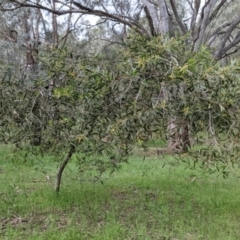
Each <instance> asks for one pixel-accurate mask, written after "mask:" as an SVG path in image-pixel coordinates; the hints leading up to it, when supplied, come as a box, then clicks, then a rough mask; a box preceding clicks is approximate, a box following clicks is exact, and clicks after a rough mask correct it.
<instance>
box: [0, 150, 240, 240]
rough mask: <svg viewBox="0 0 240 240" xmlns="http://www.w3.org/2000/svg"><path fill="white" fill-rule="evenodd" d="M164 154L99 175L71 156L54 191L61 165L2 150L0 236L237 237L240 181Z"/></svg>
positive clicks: (59, 239) (60, 239)
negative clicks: (82, 168)
mask: <svg viewBox="0 0 240 240" xmlns="http://www.w3.org/2000/svg"><path fill="white" fill-rule="evenodd" d="M165 157H166V158H163V155H161V154H160V155H157V154H147V155H145V156H144V157H143V156H141V154H138V155H135V156H133V157H131V159H130V161H129V164H126V165H124V166H123V167H122V168H121V169H120V170H119V171H117V172H115V173H113V174H112V175H110V174H109V173H106V174H104V175H103V177H102V179H101V181H92V180H93V179H94V176H93V175H92V173H91V172H85V173H84V175H83V174H79V172H78V168H77V165H76V164H75V163H74V162H72V163H71V164H70V165H69V166H68V167H67V169H66V171H65V173H64V176H63V185H62V188H61V191H60V194H59V195H56V194H55V192H54V181H55V173H56V168H57V163H55V162H51V161H50V160H49V159H48V158H44V159H40V158H37V157H35V158H34V157H32V159H30V160H29V161H26V162H25V163H23V162H22V160H21V159H18V158H16V157H14V155H12V154H11V153H10V151H9V150H8V149H6V148H4V149H3V148H2V150H1V159H0V164H1V165H0V196H1V198H0V231H1V233H0V234H1V236H2V237H1V239H3V240H7V239H13V240H18V239H19V240H20V239H36V240H41V239H46V240H49V239H57V240H63V239H66V240H69V239H74V240H75V239H99V240H100V239H101V240H102V239H104V240H108V239H109V240H110V239H129V240H130V239H138V240H140V239H144V240H145V239H160V240H166V239H171V240H180V239H186V240H190V239H193V240H195V239H204V240H206V239H209V240H212V239H222V240H226V239H239V238H240V230H239V220H240V201H239V195H240V189H239V179H237V178H235V177H234V176H229V178H228V179H223V177H222V176H221V175H218V174H212V175H209V174H207V173H204V172H202V171H201V169H189V168H187V169H186V167H189V165H186V164H184V163H181V164H180V165H176V164H175V162H174V159H173V157H172V156H167V155H166V156H165Z"/></svg>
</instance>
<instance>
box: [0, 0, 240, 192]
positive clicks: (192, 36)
mask: <svg viewBox="0 0 240 240" xmlns="http://www.w3.org/2000/svg"><path fill="white" fill-rule="evenodd" d="M107 3H109V2H108V1H104V2H103V1H102V2H98V3H96V5H94V6H90V5H83V4H81V3H79V2H74V1H72V2H70V3H68V2H67V3H62V4H63V5H62V6H61V5H58V4H61V3H59V2H58V4H56V5H55V6H54V7H52V6H50V5H49V7H48V5H46V4H43V5H41V1H39V2H37V3H36V4H33V3H32V2H31V3H28V1H25V2H24V3H20V2H14V4H13V2H10V3H8V5H6V6H3V7H5V10H6V11H7V10H9V11H10V10H13V9H14V8H16V7H20V8H22V7H30V8H33V9H44V10H47V11H49V12H51V13H52V14H54V16H56V15H62V14H70V15H74V14H82V15H86V14H90V15H96V16H99V17H101V18H102V20H111V21H112V22H113V25H110V26H112V27H113V30H114V31H115V32H116V35H117V34H119V33H121V34H120V35H119V36H120V38H121V39H122V40H123V41H122V42H124V44H125V48H118V49H117V50H118V54H117V55H115V56H117V59H115V61H113V60H114V59H110V60H109V58H106V55H103V56H101V57H99V56H93V57H90V55H88V57H87V58H86V55H84V54H82V53H81V49H78V48H77V47H76V46H77V45H76V46H75V45H73V46H72V48H70V50H69V48H63V47H62V48H60V47H59V46H60V45H59V46H54V44H53V45H50V46H49V45H48V46H45V47H46V48H45V49H43V50H44V51H39V54H38V71H37V74H35V75H33V74H31V76H30V77H31V81H26V74H23V73H24V71H20V72H19V73H20V74H16V72H15V71H14V70H13V68H12V65H11V64H5V65H4V64H3V65H2V66H1V68H2V69H1V106H3V108H2V109H1V111H2V112H1V113H2V115H3V116H4V117H3V118H2V119H1V141H2V142H6V143H8V142H12V143H18V146H19V147H20V148H27V149H28V150H32V151H33V152H36V153H39V152H40V153H44V152H50V153H52V154H55V155H57V156H62V162H61V165H60V168H59V171H58V175H57V184H56V191H59V187H60V182H61V175H62V172H63V170H64V168H65V166H66V164H67V163H68V161H69V160H70V159H71V157H72V156H73V154H74V153H76V152H80V153H81V154H82V156H81V159H80V160H79V161H80V164H87V165H90V166H94V167H96V168H97V169H98V170H99V172H100V173H101V172H103V171H104V170H106V169H108V168H112V169H114V168H116V167H118V166H119V164H120V163H121V162H123V161H126V159H127V155H128V154H129V152H130V150H131V147H132V146H133V145H134V144H136V143H137V144H139V145H141V144H142V142H144V141H146V139H147V137H148V136H149V135H151V133H152V132H156V133H161V130H162V127H163V126H164V127H165V128H166V127H167V126H166V125H168V126H169V124H166V123H167V122H169V121H170V123H171V124H172V125H170V127H171V128H170V130H172V129H174V128H175V129H176V126H177V127H178V126H179V125H180V126H181V127H182V132H179V131H175V130H174V131H173V133H172V136H170V137H172V141H173V143H172V144H174V147H176V148H180V150H182V149H183V150H185V148H186V147H187V146H188V145H189V136H188V126H191V130H192V131H193V133H194V134H197V133H198V132H201V131H203V130H204V129H207V132H208V135H207V137H208V138H209V139H207V140H208V143H210V142H211V144H213V145H214V146H215V147H216V146H217V150H218V151H220V153H219V152H217V154H220V155H221V154H222V155H223V156H227V153H229V149H230V148H231V146H232V145H231V144H234V141H235V139H236V138H235V137H236V136H237V137H238V135H239V133H238V132H237V133H236V130H235V129H237V128H238V126H239V122H238V121H237V117H238V115H239V114H238V111H237V109H236V106H237V105H238V99H239V98H238V86H239V84H238V80H237V79H238V72H237V64H232V65H230V66H227V67H226V68H223V69H222V70H221V67H220V65H219V64H218V63H216V60H218V59H221V58H223V57H224V56H225V55H227V54H229V52H228V50H229V48H228V50H227V48H225V47H226V46H227V45H226V44H230V43H228V42H225V45H224V48H225V50H227V51H226V52H225V53H224V51H225V50H224V48H222V51H221V57H220V58H218V57H216V58H215V59H212V57H211V56H210V54H209V50H210V51H211V54H212V55H213V56H217V51H218V50H219V49H218V48H216V47H217V46H218V45H217V44H214V43H213V42H211V44H208V40H212V39H218V38H217V35H218V34H219V33H220V32H219V31H220V30H219V31H217V32H216V34H215V35H212V36H214V38H208V36H209V34H210V33H211V32H212V28H213V27H214V26H215V24H213V20H212V21H210V19H215V17H216V16H218V14H219V11H220V10H219V8H221V9H223V7H227V5H225V4H230V3H233V2H228V3H227V2H226V3H225V1H221V4H219V3H218V4H217V3H215V4H214V1H208V2H206V3H205V5H204V6H203V8H202V9H201V8H200V2H199V1H194V2H192V4H193V3H194V4H195V5H194V7H193V6H192V5H190V6H191V7H192V18H191V24H190V23H189V22H186V23H184V17H186V16H185V15H184V14H182V13H181V14H180V13H179V11H180V9H181V8H180V7H181V5H177V4H176V2H175V1H170V2H168V3H165V2H164V1H158V2H157V3H154V2H152V1H151V2H150V1H149V2H148V1H142V3H140V2H135V3H134V4H130V3H128V1H121V3H122V4H119V5H118V4H116V3H115V5H114V8H110V10H108V8H107V5H104V4H107ZM143 3H144V4H145V5H143ZM188 3H189V4H190V3H191V2H190V1H188ZM69 4H71V8H70V9H69V8H68V7H69V6H70V5H69ZM178 4H179V3H178ZM59 6H61V7H60V8H59ZM134 9H135V10H136V11H135V12H134V11H133V10H134ZM194 9H195V10H194ZM207 9H208V11H207ZM120 10H121V11H120ZM154 11H155V12H154ZM193 12H194V13H195V17H194V16H193V15H194V14H193ZM134 13H135V15H134ZM166 13H167V14H166ZM198 13H201V15H199V14H198ZM212 14H214V15H212ZM170 16H171V17H170ZM173 16H175V20H173V19H172V18H173ZM206 16H208V17H206ZM211 16H214V18H213V17H212V18H211ZM52 19H53V22H54V21H55V20H54V19H56V18H55V17H53V18H52ZM206 19H209V20H208V21H207V20H206ZM69 22H70V21H69ZM114 22H115V23H118V24H119V23H120V24H122V28H115V29H114V27H115V25H114ZM204 22H205V23H204ZM236 22H237V20H236V21H235V23H236ZM160 23H161V24H160ZM176 23H177V25H176ZM211 24H212V25H211ZM70 25H71V24H70V23H69V25H68V26H70ZM173 26H174V29H178V31H177V30H175V32H174V31H173ZM230 26H232V28H233V30H232V31H231V29H232V28H230ZM236 26H237V25H236V24H235V25H232V24H230V25H226V26H225V28H226V29H227V30H228V31H226V33H227V32H229V31H230V32H231V34H235V33H236V29H235V30H234V28H235V27H236ZM131 28H132V30H131ZM55 29H57V28H55ZM69 29H70V28H69V27H68V30H69ZM133 29H134V31H136V32H137V34H135V33H133V32H134V31H133ZM202 29H205V30H204V31H203V30H202ZM221 30H224V28H223V29H221ZM189 31H190V33H187V32H189ZM202 31H203V32H202ZM176 32H177V33H176ZM180 33H181V34H182V35H184V37H180V38H179V39H177V38H173V37H171V38H170V37H169V36H173V35H175V34H177V35H179V34H180ZM126 34H127V35H128V38H126V37H125V35H126ZM224 35H225V33H224ZM52 36H54V38H53V39H55V40H56V39H58V38H59V34H55V35H52ZM233 39H236V37H235V38H233ZM214 41H217V40H214ZM218 41H221V39H220V40H219V39H218ZM59 42H60V41H59ZM236 42H237V41H235V43H236ZM65 43H66V44H65V46H68V44H67V41H66V42H65ZM216 43H217V42H216ZM203 44H206V45H207V46H208V48H209V50H207V49H206V48H204V47H201V46H202V45H203ZM69 45H71V44H69ZM212 46H214V47H213V48H210V47H212ZM219 46H220V45H219ZM231 46H232V49H237V43H236V44H235V45H234V44H232V45H231ZM43 47H44V46H43ZM215 48H216V49H215ZM103 54H104V52H103ZM15 65H17V64H15ZM15 65H14V66H15ZM49 83H54V84H49ZM218 88H219V89H218ZM229 93H231V94H229ZM9 102H11V103H13V104H11V105H9ZM193 102H194V103H195V104H194V106H192V103H193ZM36 103H37V104H36ZM13 113H14V114H13ZM174 121H175V122H174ZM36 126H37V127H38V129H37V130H39V131H36ZM221 131H222V132H224V133H227V134H229V135H228V136H231V137H230V138H229V139H228V140H229V142H228V143H227V145H225V143H226V142H224V141H223V143H222V144H218V143H219V140H222V139H221V134H219V132H221ZM36 132H41V135H40V136H41V141H39V143H38V144H35V145H39V146H37V147H32V146H29V141H31V139H32V137H34V138H35V135H36ZM233 135H234V136H235V137H232V136H233ZM179 140H180V141H182V142H183V144H182V143H180V144H179V142H178V141H179ZM205 143H206V142H205ZM180 145H181V146H180ZM219 149H220V150H219ZM235 149H236V152H238V146H235ZM208 150H209V149H208ZM213 150H214V151H215V150H216V148H214V149H213ZM214 151H213V152H211V153H206V152H204V151H202V152H203V153H204V156H205V158H203V159H204V161H203V162H204V164H205V163H207V164H209V158H210V157H211V156H214V154H215V155H216V152H214ZM202 152H200V155H201V154H202ZM212 153H213V154H212ZM64 154H66V156H64ZM101 154H102V155H103V156H101ZM194 154H195V152H194ZM210 154H212V155H210ZM224 154H225V155H224ZM220 155H216V159H219V156H220ZM196 156H199V153H198V154H196Z"/></svg>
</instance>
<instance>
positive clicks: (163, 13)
mask: <svg viewBox="0 0 240 240" xmlns="http://www.w3.org/2000/svg"><path fill="white" fill-rule="evenodd" d="M141 1H142V3H143V5H144V6H145V7H147V9H148V11H149V14H150V16H151V18H152V22H153V26H154V30H155V33H156V34H161V33H162V34H167V33H168V32H169V16H168V11H167V6H166V3H165V1H164V0H158V2H157V5H155V4H153V3H152V2H151V1H150V0H141Z"/></svg>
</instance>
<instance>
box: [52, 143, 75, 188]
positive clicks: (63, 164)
mask: <svg viewBox="0 0 240 240" xmlns="http://www.w3.org/2000/svg"><path fill="white" fill-rule="evenodd" d="M74 152H75V146H74V145H71V146H70V149H69V152H68V154H67V156H66V157H65V158H64V159H63V161H62V163H61V166H60V167H59V169H58V172H57V181H56V186H55V191H56V193H59V191H60V185H61V180H62V173H63V171H64V169H65V167H66V166H67V164H68V162H69V161H70V159H71V157H72V155H73V154H74Z"/></svg>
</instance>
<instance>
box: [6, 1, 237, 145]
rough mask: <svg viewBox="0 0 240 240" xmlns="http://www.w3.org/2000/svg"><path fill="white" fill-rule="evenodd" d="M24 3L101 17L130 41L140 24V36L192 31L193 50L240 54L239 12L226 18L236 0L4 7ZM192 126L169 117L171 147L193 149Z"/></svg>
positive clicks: (55, 11)
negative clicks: (191, 143) (190, 144)
mask: <svg viewBox="0 0 240 240" xmlns="http://www.w3.org/2000/svg"><path fill="white" fill-rule="evenodd" d="M110 6H111V7H110ZM24 7H30V8H36V9H43V10H46V11H48V12H51V13H52V14H53V16H56V15H59V16H61V15H65V14H72V15H78V16H85V15H88V16H91V15H93V16H98V17H99V18H100V19H101V21H103V22H105V21H109V22H110V23H111V24H110V25H109V27H111V28H112V31H113V32H116V33H117V34H118V35H119V38H120V39H121V40H123V39H124V36H126V34H127V29H129V28H134V29H135V30H136V31H137V32H138V33H139V34H141V35H142V36H147V37H149V38H151V37H154V36H157V35H160V34H164V35H165V36H176V35H187V36H188V37H187V38H186V44H187V45H188V46H190V48H191V49H192V51H199V50H200V48H201V47H202V46H204V45H205V46H207V47H208V48H209V49H210V51H211V52H212V55H213V57H214V58H215V60H216V61H219V60H222V59H224V58H226V57H227V56H229V55H231V54H233V53H236V52H237V51H238V49H239V42H240V37H239V31H238V26H239V24H240V17H239V16H238V15H237V14H236V15H235V14H231V15H228V16H229V17H228V18H225V19H224V18H223V15H224V14H225V13H226V12H227V11H229V9H233V8H235V7H237V2H236V1H233V0H231V1H227V0H221V1H217V0H208V1H207V0H206V1H201V0H190V1H175V0H169V1H166V0H158V1H150V0H141V1H139V0H138V1H128V0H122V1H117V2H116V1H111V0H107V1H102V0H100V1H97V2H94V3H92V2H89V1H73V0H72V1H69V2H66V1H54V2H53V3H47V2H43V1H40V0H35V1H24V2H20V1H17V0H11V1H9V2H8V4H7V5H2V9H3V10H5V11H9V10H14V9H16V8H24ZM216 23H221V24H216ZM219 25H220V26H219ZM178 122H179V123H178ZM178 125H180V126H178ZM179 127H180V130H179ZM187 128H188V127H187V123H186V121H185V120H184V119H176V118H175V117H174V118H172V119H169V126H168V129H169V130H170V144H169V145H170V147H174V148H176V147H177V148H180V149H182V148H183V149H187V148H188V145H189V143H190V141H189V136H188V135H189V134H188V133H186V132H185V131H187ZM174 129H175V130H174ZM183 129H185V130H183ZM179 131H183V132H184V133H183V135H185V136H187V138H186V140H183V138H185V137H182V136H181V134H179ZM181 138H182V140H181ZM180 140H181V141H182V143H181V141H180Z"/></svg>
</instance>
